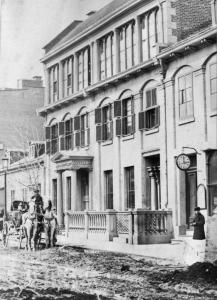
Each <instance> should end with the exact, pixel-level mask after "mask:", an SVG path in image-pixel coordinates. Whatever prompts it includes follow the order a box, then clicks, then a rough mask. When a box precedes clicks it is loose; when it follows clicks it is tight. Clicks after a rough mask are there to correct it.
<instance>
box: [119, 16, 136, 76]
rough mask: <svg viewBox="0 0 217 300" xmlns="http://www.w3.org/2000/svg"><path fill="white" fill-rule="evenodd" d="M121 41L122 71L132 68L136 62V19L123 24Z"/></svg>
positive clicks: (120, 35) (120, 34) (120, 33)
mask: <svg viewBox="0 0 217 300" xmlns="http://www.w3.org/2000/svg"><path fill="white" fill-rule="evenodd" d="M119 42H120V45H119V46H120V71H121V72H122V71H124V70H126V69H128V68H131V67H132V66H133V65H134V64H135V59H134V56H135V47H136V39H135V23H134V21H132V22H130V23H128V24H126V25H124V26H122V27H121V28H120V30H119Z"/></svg>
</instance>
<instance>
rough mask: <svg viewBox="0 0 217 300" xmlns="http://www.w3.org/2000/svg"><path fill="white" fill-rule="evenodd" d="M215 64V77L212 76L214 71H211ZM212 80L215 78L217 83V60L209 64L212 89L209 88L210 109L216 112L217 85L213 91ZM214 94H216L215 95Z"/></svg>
mask: <svg viewBox="0 0 217 300" xmlns="http://www.w3.org/2000/svg"><path fill="white" fill-rule="evenodd" d="M214 65H215V68H216V70H215V72H216V74H215V77H212V74H211V73H212V71H211V68H212V66H214ZM212 80H215V81H216V84H217V61H216V62H213V63H211V64H210V65H209V83H210V89H209V95H210V111H211V113H216V112H217V87H216V91H215V92H214V93H212V83H211V82H212ZM212 95H215V96H214V97H213V96H212ZM212 98H214V99H215V100H214V101H215V107H214V108H213V102H214V101H213V99H212Z"/></svg>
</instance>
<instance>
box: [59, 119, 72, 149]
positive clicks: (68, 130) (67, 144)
mask: <svg viewBox="0 0 217 300" xmlns="http://www.w3.org/2000/svg"><path fill="white" fill-rule="evenodd" d="M72 121H73V119H71V118H69V117H67V119H66V120H65V121H62V122H60V123H59V137H60V150H71V149H73V131H72Z"/></svg>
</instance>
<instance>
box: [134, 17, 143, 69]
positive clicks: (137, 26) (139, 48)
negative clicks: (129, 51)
mask: <svg viewBox="0 0 217 300" xmlns="http://www.w3.org/2000/svg"><path fill="white" fill-rule="evenodd" d="M135 36H136V41H137V43H136V47H137V59H135V63H136V64H137V63H138V64H140V63H141V61H142V35H141V22H140V17H137V18H136V23H135Z"/></svg>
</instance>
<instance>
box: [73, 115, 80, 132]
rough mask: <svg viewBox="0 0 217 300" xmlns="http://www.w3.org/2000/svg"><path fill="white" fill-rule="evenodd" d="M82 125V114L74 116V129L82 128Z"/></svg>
mask: <svg viewBox="0 0 217 300" xmlns="http://www.w3.org/2000/svg"><path fill="white" fill-rule="evenodd" d="M80 127H81V118H80V116H76V117H74V130H80Z"/></svg>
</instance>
